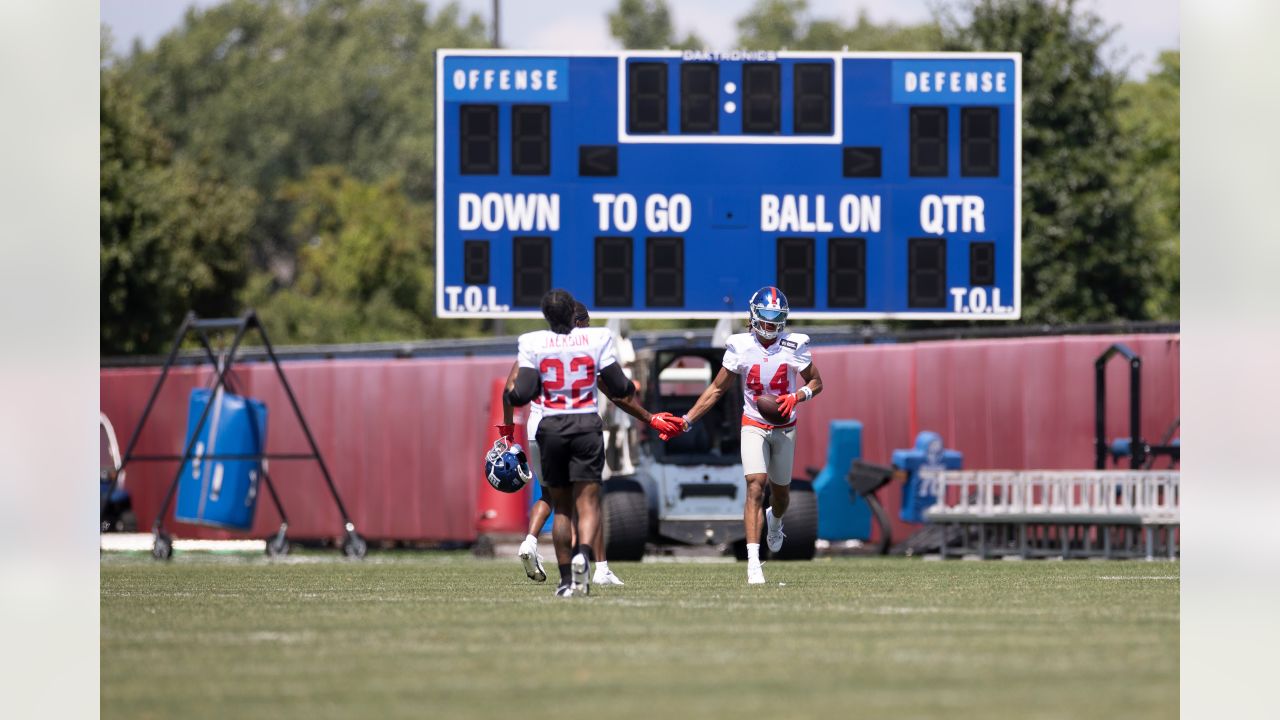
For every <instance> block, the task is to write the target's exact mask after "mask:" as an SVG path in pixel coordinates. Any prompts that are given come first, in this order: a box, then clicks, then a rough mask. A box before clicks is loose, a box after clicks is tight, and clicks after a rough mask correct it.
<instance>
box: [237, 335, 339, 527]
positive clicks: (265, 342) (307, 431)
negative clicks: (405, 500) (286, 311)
mask: <svg viewBox="0 0 1280 720" xmlns="http://www.w3.org/2000/svg"><path fill="white" fill-rule="evenodd" d="M249 322H251V323H253V325H254V326H255V327H257V329H258V334H259V335H261V336H262V346H263V347H265V348H266V349H267V357H269V358H271V364H272V365H274V366H275V368H276V374H277V375H279V376H280V384H282V385H284V392H285V395H287V396H288V397H289V404H291V405H293V414H294V415H295V416H296V417H297V418H298V423H299V424H300V425H302V432H303V434H304V435H306V436H307V443H308V444H309V445H310V446H311V452H313V453H315V456H316V463H318V464H319V465H320V472H321V473H322V474H323V475H324V481H325V484H327V485H328V486H329V492H330V494H332V495H333V501H334V503H336V504H337V505H338V512H339V513H341V514H342V522H343V523H344V524H345V525H346V526H347V527H346V529H347V530H351V529H352V528H353V527H354V526H355V524H354V523H352V522H351V516H350V515H348V514H347V507H346V505H343V504H342V498H341V497H340V496H339V495H338V488H337V487H336V486H335V485H334V484H333V478H332V477H331V476H330V475H329V466H328V465H325V462H324V456H323V455H321V454H320V448H319V446H317V445H316V439H315V437H314V436H312V435H311V428H310V427H309V426H308V425H307V419H306V417H304V416H303V414H302V408H300V407H299V406H298V399H297V398H296V397H295V396H294V394H293V387H292V386H290V385H289V379H288V378H287V377H285V375H284V368H282V367H280V360H279V359H278V358H277V357H276V351H275V349H274V348H272V347H271V340H270V338H268V337H267V329H266V328H264V327H263V326H262V323H261V322H259V321H258V316H257V315H255V314H253V312H252V311H250V312H249Z"/></svg>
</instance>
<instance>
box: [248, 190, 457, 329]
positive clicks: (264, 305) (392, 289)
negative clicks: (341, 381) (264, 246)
mask: <svg viewBox="0 0 1280 720" xmlns="http://www.w3.org/2000/svg"><path fill="white" fill-rule="evenodd" d="M280 200H281V201H283V202H285V203H287V204H288V205H289V207H290V210H291V216H292V218H293V221H292V223H291V225H290V227H289V233H290V236H291V238H290V239H291V244H293V245H295V246H297V247H298V248H299V251H298V256H297V266H296V273H295V275H294V276H293V277H292V278H289V280H288V282H287V283H282V282H280V281H279V280H278V278H277V277H276V276H275V275H273V274H271V273H265V272H264V273H259V274H257V275H256V276H255V277H254V278H253V279H252V281H251V282H250V284H249V287H248V288H247V290H246V292H245V293H244V304H245V305H248V306H252V307H255V308H257V309H258V311H259V313H260V314H261V316H262V318H263V322H264V323H265V324H266V325H267V327H268V329H269V331H270V332H271V333H272V335H273V336H277V337H278V338H279V339H280V341H281V342H285V343H336V342H371V341H381V340H398V339H404V338H417V337H423V336H424V335H429V336H445V335H457V334H461V333H462V332H464V331H465V330H468V329H474V327H475V325H476V323H475V322H461V321H448V322H447V323H446V322H441V321H438V320H435V319H434V318H433V311H434V308H435V287H434V276H433V273H432V264H431V261H430V258H431V252H432V250H433V247H432V245H433V243H432V242H431V238H432V235H431V227H432V218H431V213H430V210H429V209H428V208H427V207H426V206H423V205H420V204H417V203H414V202H412V201H411V200H410V199H409V198H408V197H407V196H406V195H405V193H404V191H403V189H402V186H401V183H400V182H399V181H398V179H396V178H390V179H387V180H384V181H381V182H378V183H365V182H363V181H360V180H357V179H355V178H352V177H350V176H348V175H346V174H345V172H344V171H343V170H342V169H341V168H339V167H335V166H324V167H317V168H313V169H312V170H311V171H310V172H309V173H307V176H306V177H305V178H303V179H302V180H299V181H297V182H291V183H288V184H287V185H285V186H284V188H282V189H281V191H280Z"/></svg>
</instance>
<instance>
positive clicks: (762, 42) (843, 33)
mask: <svg viewBox="0 0 1280 720" xmlns="http://www.w3.org/2000/svg"><path fill="white" fill-rule="evenodd" d="M808 10H809V5H808V3H807V2H806V0H758V1H757V2H756V4H755V5H754V6H752V8H751V10H750V11H748V12H747V14H746V15H745V16H743V17H742V18H741V19H739V20H738V44H739V45H740V46H742V47H744V48H754V49H758V50H780V49H783V48H786V49H788V50H840V49H842V48H845V47H848V49H849V50H865V51H872V50H902V51H907V50H937V49H939V48H940V47H941V45H942V30H941V28H940V27H939V26H938V24H937V23H936V22H927V23H921V24H919V25H899V24H896V23H885V24H877V23H874V22H872V21H871V19H870V17H869V16H868V15H867V13H866V11H865V10H862V11H859V13H858V19H857V20H856V21H855V22H854V23H853V24H852V25H844V24H843V23H841V22H839V21H838V20H823V19H816V18H812V17H810V15H809V12H808Z"/></svg>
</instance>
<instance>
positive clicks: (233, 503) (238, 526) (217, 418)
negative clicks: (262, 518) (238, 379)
mask: <svg viewBox="0 0 1280 720" xmlns="http://www.w3.org/2000/svg"><path fill="white" fill-rule="evenodd" d="M210 395H211V393H210V392H209V391H208V390H206V389H204V388H197V389H195V390H192V391H191V399H190V402H189V403H188V405H187V434H186V440H185V442H186V443H188V444H190V442H191V438H192V436H193V435H194V434H195V430H196V423H198V422H199V421H200V416H201V414H203V413H204V409H205V407H206V406H208V405H209V403H210ZM266 444H267V406H266V405H264V404H263V403H262V402H260V401H258V400H254V399H253V398H246V397H241V396H239V395H235V394H233V393H229V392H226V391H225V390H220V391H218V393H217V394H216V396H215V397H214V398H213V408H212V409H211V410H210V411H209V416H208V417H207V418H206V419H205V423H204V427H202V428H201V429H200V436H199V438H197V440H196V445H195V448H194V450H193V453H194V458H193V459H192V460H191V461H189V462H187V463H185V464H184V465H183V466H182V475H181V476H180V477H179V480H178V498H177V506H176V507H175V508H174V517H175V518H177V519H178V520H181V521H182V522H188V523H195V524H197V525H210V526H212V527H220V528H229V529H234V530H248V529H249V528H251V527H252V526H253V513H254V510H256V509H257V507H258V481H259V479H260V475H261V471H262V464H261V462H260V461H258V460H217V459H209V458H208V457H207V456H210V455H214V456H217V455H261V454H262V453H263V452H264V448H265V447H266ZM183 447H184V448H185V447H186V445H184V446H183Z"/></svg>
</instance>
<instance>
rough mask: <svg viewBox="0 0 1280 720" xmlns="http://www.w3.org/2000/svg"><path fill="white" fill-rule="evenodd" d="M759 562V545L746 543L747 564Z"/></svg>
mask: <svg viewBox="0 0 1280 720" xmlns="http://www.w3.org/2000/svg"><path fill="white" fill-rule="evenodd" d="M759 562H760V543H747V564H748V565H750V564H751V563H759Z"/></svg>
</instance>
